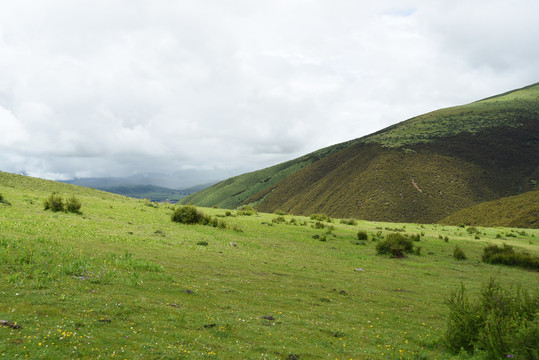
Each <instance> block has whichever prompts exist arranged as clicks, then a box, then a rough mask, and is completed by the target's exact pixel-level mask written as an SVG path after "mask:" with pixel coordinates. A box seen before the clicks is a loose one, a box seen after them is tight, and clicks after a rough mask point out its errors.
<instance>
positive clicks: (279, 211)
mask: <svg viewBox="0 0 539 360" xmlns="http://www.w3.org/2000/svg"><path fill="white" fill-rule="evenodd" d="M273 213H274V214H275V215H286V213H285V212H284V211H283V210H275V211H274V212H273Z"/></svg>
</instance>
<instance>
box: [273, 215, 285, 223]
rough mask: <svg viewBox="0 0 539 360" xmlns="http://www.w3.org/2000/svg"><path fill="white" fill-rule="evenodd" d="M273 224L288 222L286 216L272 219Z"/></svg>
mask: <svg viewBox="0 0 539 360" xmlns="http://www.w3.org/2000/svg"><path fill="white" fill-rule="evenodd" d="M271 222H274V223H276V224H282V223H285V222H286V219H285V218H284V216H277V217H276V218H273V219H271Z"/></svg>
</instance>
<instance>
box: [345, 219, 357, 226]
mask: <svg viewBox="0 0 539 360" xmlns="http://www.w3.org/2000/svg"><path fill="white" fill-rule="evenodd" d="M341 224H345V225H357V221H356V220H354V219H341Z"/></svg>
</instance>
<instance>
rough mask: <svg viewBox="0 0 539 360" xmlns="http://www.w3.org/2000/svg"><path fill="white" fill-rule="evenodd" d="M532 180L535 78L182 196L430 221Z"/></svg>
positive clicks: (538, 148)
mask: <svg viewBox="0 0 539 360" xmlns="http://www.w3.org/2000/svg"><path fill="white" fill-rule="evenodd" d="M538 177H539V83H536V84H533V85H530V86H527V87H525V88H522V89H517V90H513V91H510V92H507V93H504V94H501V95H497V96H493V97H490V98H487V99H483V100H480V101H476V102H473V103H471V104H467V105H463V106H455V107H450V108H446V109H441V110H437V111H434V112H430V113H427V114H424V115H420V116H417V117H415V118H412V119H409V120H407V121H403V122H401V123H399V124H396V125H393V126H390V127H388V128H386V129H383V130H381V131H379V132H376V133H374V134H372V135H369V136H365V137H363V138H359V139H355V140H352V141H349V142H346V143H342V144H338V145H334V146H331V147H328V148H325V149H322V150H319V151H317V152H314V153H312V154H308V155H305V156H303V157H300V158H298V159H295V160H292V161H289V162H286V163H283V164H279V165H276V166H273V167H270V168H267V169H263V170H260V171H255V172H252V173H248V174H244V175H240V176H238V177H235V178H231V179H228V180H225V181H223V182H221V183H218V184H216V185H214V186H212V187H210V188H207V189H205V190H203V191H201V192H199V193H195V194H193V195H191V196H188V197H186V198H184V199H183V200H182V202H183V203H188V202H192V203H194V204H196V205H205V206H209V205H219V206H220V207H224V208H235V207H238V206H241V205H244V204H254V205H256V207H257V209H259V210H260V211H265V212H273V211H275V210H282V211H285V212H289V213H292V214H311V213H319V212H320V213H326V214H328V215H330V216H334V217H356V218H363V219H369V220H383V221H406V222H436V221H438V220H440V219H442V218H444V217H446V216H448V215H449V214H451V213H453V212H455V211H458V210H461V209H463V208H468V207H471V206H473V205H476V204H478V203H481V202H484V201H490V200H495V199H499V198H502V197H507V196H511V195H516V194H519V193H522V192H525V191H529V190H532V189H533V186H532V183H533V181H536V180H537V178H538Z"/></svg>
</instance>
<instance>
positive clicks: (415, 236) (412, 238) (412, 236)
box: [410, 234, 421, 242]
mask: <svg viewBox="0 0 539 360" xmlns="http://www.w3.org/2000/svg"><path fill="white" fill-rule="evenodd" d="M410 239H411V240H412V241H416V242H417V241H420V240H421V235H419V234H415V235H410Z"/></svg>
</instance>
